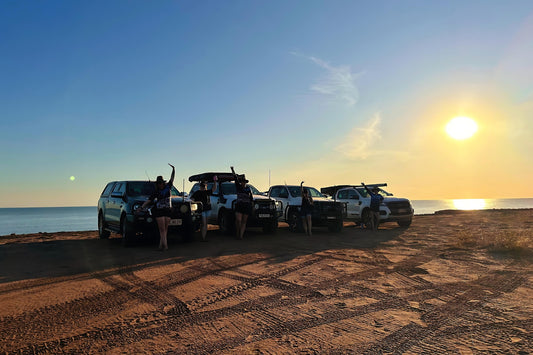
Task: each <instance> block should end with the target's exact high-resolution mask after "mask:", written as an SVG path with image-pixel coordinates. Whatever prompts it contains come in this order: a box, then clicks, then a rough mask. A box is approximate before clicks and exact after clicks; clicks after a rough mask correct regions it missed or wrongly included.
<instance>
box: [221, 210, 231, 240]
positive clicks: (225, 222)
mask: <svg viewBox="0 0 533 355" xmlns="http://www.w3.org/2000/svg"><path fill="white" fill-rule="evenodd" d="M231 219H232V218H231V215H230V213H229V212H228V211H226V210H222V211H221V212H220V215H219V217H218V226H219V228H220V230H221V231H222V233H224V234H231V233H232V232H233V229H234V228H233V221H232V220H231Z"/></svg>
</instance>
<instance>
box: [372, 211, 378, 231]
mask: <svg viewBox="0 0 533 355" xmlns="http://www.w3.org/2000/svg"><path fill="white" fill-rule="evenodd" d="M378 223H379V215H378V214H377V213H376V212H372V230H373V231H374V232H375V231H377V230H378Z"/></svg>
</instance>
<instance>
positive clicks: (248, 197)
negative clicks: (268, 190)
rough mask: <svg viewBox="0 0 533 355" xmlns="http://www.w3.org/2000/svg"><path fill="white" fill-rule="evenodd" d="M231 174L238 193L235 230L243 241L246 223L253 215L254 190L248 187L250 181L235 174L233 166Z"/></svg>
mask: <svg viewBox="0 0 533 355" xmlns="http://www.w3.org/2000/svg"><path fill="white" fill-rule="evenodd" d="M231 172H232V173H233V177H234V178H235V188H236V191H237V200H236V201H235V229H236V233H237V238H238V239H242V238H243V237H244V231H245V230H246V222H247V221H248V216H250V215H251V214H252V209H253V200H254V198H253V195H252V189H250V186H248V185H247V183H248V180H246V177H245V176H244V174H243V175H237V174H235V170H233V166H232V167H231Z"/></svg>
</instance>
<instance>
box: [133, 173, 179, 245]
mask: <svg viewBox="0 0 533 355" xmlns="http://www.w3.org/2000/svg"><path fill="white" fill-rule="evenodd" d="M168 165H170V166H171V167H172V174H171V175H170V180H169V181H168V182H166V181H165V180H164V179H163V177H162V176H158V177H157V179H156V181H155V192H154V193H152V195H151V196H150V197H149V198H148V200H146V201H145V202H144V203H143V205H142V206H141V209H144V208H145V207H146V206H148V205H149V204H152V203H154V204H155V206H154V208H153V209H152V214H153V215H154V217H155V220H156V221H157V228H158V229H159V249H160V250H167V249H168V243H167V233H168V225H169V223H170V191H171V189H172V184H173V183H174V175H175V172H176V171H175V169H174V165H172V164H170V163H169V164H168Z"/></svg>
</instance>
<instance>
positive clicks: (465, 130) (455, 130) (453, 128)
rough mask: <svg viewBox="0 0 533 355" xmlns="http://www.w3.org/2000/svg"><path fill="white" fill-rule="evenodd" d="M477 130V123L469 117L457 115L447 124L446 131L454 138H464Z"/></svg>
mask: <svg viewBox="0 0 533 355" xmlns="http://www.w3.org/2000/svg"><path fill="white" fill-rule="evenodd" d="M476 132H477V123H476V121H474V120H473V119H471V118H469V117H462V116H459V117H455V118H453V119H452V120H451V121H450V122H448V124H447V125H446V133H448V135H449V136H450V137H452V138H453V139H457V140H463V139H468V138H470V137H472V136H473V135H474V134H475V133H476Z"/></svg>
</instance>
